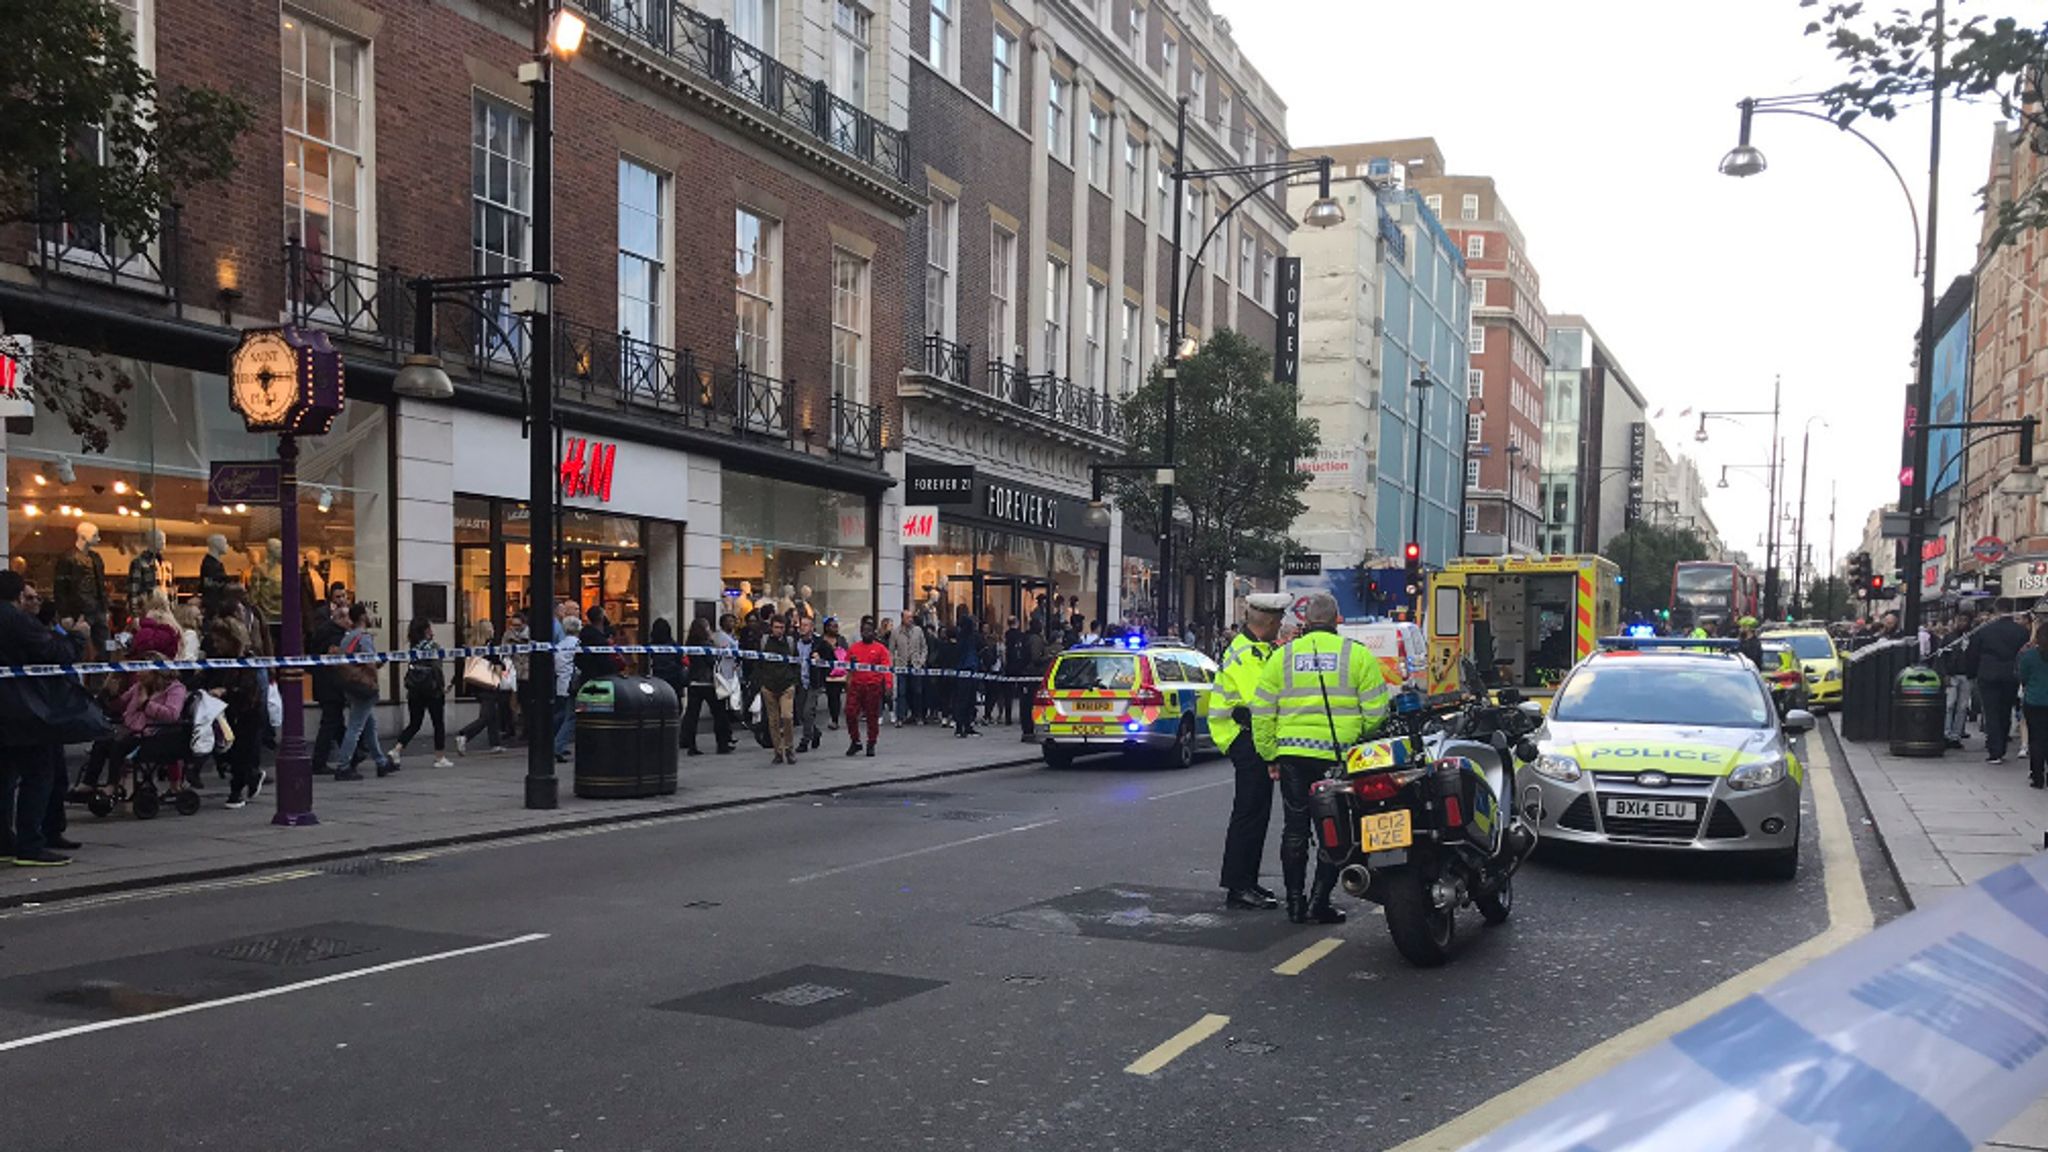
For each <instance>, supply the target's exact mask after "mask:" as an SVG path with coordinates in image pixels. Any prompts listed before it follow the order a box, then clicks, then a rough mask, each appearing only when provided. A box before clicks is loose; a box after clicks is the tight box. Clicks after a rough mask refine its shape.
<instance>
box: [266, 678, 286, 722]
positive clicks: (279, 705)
mask: <svg viewBox="0 0 2048 1152" xmlns="http://www.w3.org/2000/svg"><path fill="white" fill-rule="evenodd" d="M265 695H266V696H268V697H269V699H267V700H266V701H264V704H265V706H266V707H267V708H268V709H269V710H270V726H271V727H272V728H273V729H279V728H283V727H284V693H282V692H279V691H278V690H277V684H276V683H275V682H272V684H271V685H270V690H269V691H268V692H267V693H265Z"/></svg>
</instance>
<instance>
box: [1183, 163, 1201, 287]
mask: <svg viewBox="0 0 2048 1152" xmlns="http://www.w3.org/2000/svg"><path fill="white" fill-rule="evenodd" d="M1202 195H1203V191H1202V189H1201V188H1198V187H1196V186H1194V185H1192V184H1187V185H1184V186H1183V187H1182V188H1181V194H1180V199H1181V205H1182V207H1183V208H1185V209H1186V211H1187V221H1186V223H1184V224H1182V225H1181V237H1182V241H1183V242H1182V244H1181V247H1182V248H1183V249H1185V250H1186V252H1187V258H1188V267H1189V268H1190V269H1191V270H1192V269H1193V267H1194V261H1195V247H1196V245H1198V244H1200V243H1201V235H1202ZM1190 274H1191V275H1192V271H1191V272H1190Z"/></svg>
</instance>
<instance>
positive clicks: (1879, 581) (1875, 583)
mask: <svg viewBox="0 0 2048 1152" xmlns="http://www.w3.org/2000/svg"><path fill="white" fill-rule="evenodd" d="M1870 590H1871V591H1872V592H1882V591H1884V577H1882V576H1872V577H1871V578H1870Z"/></svg>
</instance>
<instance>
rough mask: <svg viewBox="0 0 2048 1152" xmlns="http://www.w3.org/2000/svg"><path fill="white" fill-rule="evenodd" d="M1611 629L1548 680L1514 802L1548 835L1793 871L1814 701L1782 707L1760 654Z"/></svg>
mask: <svg viewBox="0 0 2048 1152" xmlns="http://www.w3.org/2000/svg"><path fill="white" fill-rule="evenodd" d="M1616 643H1617V644H1618V646H1617V647H1613V648H1605V649H1602V650H1600V651H1596V652H1594V653H1593V654H1592V655H1590V656H1588V657H1587V658H1586V659H1585V660H1583V661H1581V662H1580V663H1579V665H1578V666H1577V667H1576V668H1574V669H1572V671H1571V673H1570V674H1569V675H1567V676H1566V677H1565V679H1564V682H1563V683H1562V684H1560V685H1559V686H1558V689H1557V695H1556V697H1555V698H1554V699H1553V700H1552V702H1551V707H1550V715H1549V717H1548V718H1547V719H1546V721H1545V724H1544V728H1543V729H1542V730H1541V731H1540V732H1538V733H1537V745H1538V748H1539V749H1540V751H1541V755H1540V756H1539V757H1538V758H1537V760H1536V762H1535V763H1534V764H1532V765H1530V769H1532V770H1525V771H1523V772H1521V773H1518V774H1517V776H1516V786H1517V789H1518V795H1517V797H1516V803H1517V804H1518V805H1519V806H1520V807H1521V811H1522V813H1523V815H1524V816H1525V817H1527V818H1528V819H1530V820H1531V821H1533V822H1535V823H1536V825H1537V827H1538V828H1539V830H1540V831H1541V833H1542V836H1543V839H1544V840H1555V841H1564V842H1571V843H1582V844H1610V845H1625V846H1628V847H1631V848H1654V849H1667V850H1674V851H1687V852H1739V853H1758V854H1760V855H1761V862H1762V863H1763V864H1764V866H1765V870H1766V871H1767V872H1768V873H1769V874H1770V875H1772V876H1773V877H1776V878H1779V879H1791V878H1792V877H1793V876H1794V875H1796V874H1797V872H1798V870H1799V795H1800V790H1801V788H1802V787H1803V786H1804V783H1805V776H1806V771H1805V768H1804V766H1802V765H1801V763H1800V761H1799V754H1800V753H1801V752H1802V751H1803V750H1804V739H1803V737H1804V735H1805V733H1807V732H1809V731H1811V730H1812V729H1813V726H1814V719H1813V715H1812V714H1811V713H1809V712H1806V711H1804V710H1799V709H1795V710H1792V711H1790V712H1787V713H1786V714H1785V715H1784V716H1783V717H1782V718H1780V716H1779V714H1778V710H1777V708H1776V707H1774V706H1773V704H1772V701H1771V694H1770V690H1769V689H1768V688H1767V687H1766V686H1765V684H1764V680H1763V678H1762V676H1761V675H1760V674H1759V672H1758V671H1757V668H1756V666H1755V665H1753V664H1751V663H1750V662H1749V661H1748V660H1746V659H1744V658H1742V657H1741V656H1740V655H1737V654H1735V653H1734V652H1731V651H1727V650H1726V649H1724V648H1719V647H1718V646H1717V647H1716V649H1712V650H1702V648H1701V647H1700V646H1699V645H1697V644H1695V645H1693V646H1690V647H1687V646H1680V645H1673V644H1670V643H1669V642H1651V641H1640V642H1616ZM1730 644H1731V646H1732V642H1730Z"/></svg>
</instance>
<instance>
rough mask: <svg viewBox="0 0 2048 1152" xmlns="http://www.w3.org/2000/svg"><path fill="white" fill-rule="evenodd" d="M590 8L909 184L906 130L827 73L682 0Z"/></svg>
mask: <svg viewBox="0 0 2048 1152" xmlns="http://www.w3.org/2000/svg"><path fill="white" fill-rule="evenodd" d="M584 10H585V11H586V12H588V13H589V15H590V17H591V19H593V20H596V21H598V22H599V23H601V24H604V25H606V26H608V27H610V28H612V29H614V30H616V31H617V32H619V33H621V34H622V35H625V36H626V37H628V38H630V39H632V40H634V41H635V42H637V43H640V44H643V45H645V46H647V47H648V48H651V49H653V50H654V51H655V52H658V53H660V54H661V55H663V56H666V57H668V58H669V59H671V60H674V61H675V62H676V63H678V64H680V65H682V66H683V67H684V68H687V69H689V70H690V71H691V72H694V73H696V74H698V75H699V76H702V77H704V78H706V79H708V80H710V81H712V82H713V83H715V84H717V85H719V86H720V87H722V88H724V89H725V90H727V91H728V92H731V93H732V94H734V95H735V96H738V97H740V98H741V99H743V100H745V101H746V102H748V103H750V104H753V105H756V106H757V107H759V108H761V109H763V110H765V111H766V112H768V113H769V114H770V115H771V116H773V117H774V118H775V119H776V120H778V121H780V122H781V123H783V124H785V125H787V126H789V127H792V128H795V129H796V130H797V131H799V132H802V133H803V134H805V135H807V136H810V137H812V138H814V139H816V140H818V141H820V142H822V143H823V144H825V145H826V146H828V147H830V148H832V149H834V150H836V151H839V152H843V153H845V154H846V155H848V156H852V157H853V158H854V159H856V160H859V161H861V162H863V163H865V164H868V165H870V166H872V167H874V168H878V169H880V170H881V171H883V172H885V173H887V174H888V175H889V176H891V177H893V178H895V180H896V181H897V182H898V183H906V182H908V180H909V178H910V163H909V161H910V153H909V149H908V146H907V139H908V138H907V134H906V133H904V132H903V131H902V130H900V129H897V128H891V127H889V126H888V125H887V124H884V123H882V122H881V121H879V120H877V119H875V118H874V117H873V116H870V115H868V113H867V112H865V111H863V110H862V109H859V108H856V107H854V106H853V105H851V104H848V103H847V102H846V101H844V100H841V99H839V98H838V97H837V96H834V95H832V93H831V92H829V91H828V90H827V89H826V87H825V83H824V81H822V80H813V79H811V78H809V77H807V76H805V75H803V74H802V73H801V72H798V71H796V70H795V69H792V68H789V67H788V66H786V65H784V64H783V63H782V62H781V61H779V60H777V59H775V58H774V57H773V56H771V55H769V54H768V53H767V52H764V51H762V50H761V49H759V48H757V47H755V46H754V45H752V44H750V43H748V42H747V41H746V40H744V39H741V38H740V37H738V36H735V35H733V33H732V31H731V30H730V29H728V28H727V27H726V25H725V22H724V21H723V20H713V19H711V18H710V17H708V16H705V15H704V14H703V13H701V12H698V11H696V10H695V9H693V8H690V7H688V6H686V5H683V4H681V3H677V2H676V0H588V2H587V3H586V4H585V5H584Z"/></svg>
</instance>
